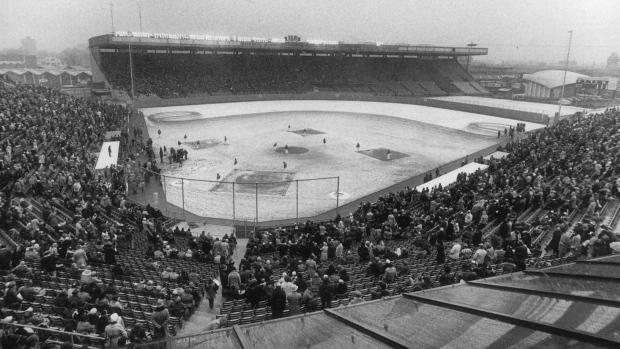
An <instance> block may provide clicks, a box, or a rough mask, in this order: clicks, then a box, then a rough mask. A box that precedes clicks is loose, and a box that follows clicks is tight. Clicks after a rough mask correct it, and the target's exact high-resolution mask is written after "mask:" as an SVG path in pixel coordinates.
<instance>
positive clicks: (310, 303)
mask: <svg viewBox="0 0 620 349" xmlns="http://www.w3.org/2000/svg"><path fill="white" fill-rule="evenodd" d="M317 294H318V287H317V286H310V287H308V288H307V289H306V290H305V291H304V294H303V296H302V297H301V304H303V305H305V306H306V312H313V311H316V308H317V305H318V299H317V298H318V297H317Z"/></svg>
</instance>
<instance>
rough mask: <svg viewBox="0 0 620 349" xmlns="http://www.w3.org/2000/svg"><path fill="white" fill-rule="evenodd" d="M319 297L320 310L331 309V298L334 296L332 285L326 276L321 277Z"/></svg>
mask: <svg viewBox="0 0 620 349" xmlns="http://www.w3.org/2000/svg"><path fill="white" fill-rule="evenodd" d="M319 295H320V296H321V306H322V308H323V309H326V308H331V302H332V297H333V295H334V284H333V283H332V282H331V280H330V279H329V277H328V276H327V275H325V276H324V277H323V283H322V284H321V286H319Z"/></svg>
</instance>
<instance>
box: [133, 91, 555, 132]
mask: <svg viewBox="0 0 620 349" xmlns="http://www.w3.org/2000/svg"><path fill="white" fill-rule="evenodd" d="M274 100H344V101H365V102H384V103H401V104H416V105H424V106H428V107H433V108H443V109H450V110H456V111H462V112H467V113H474V114H483V115H490V116H497V117H501V118H507V119H513V120H520V121H528V122H534V123H538V124H544V125H546V124H547V123H548V121H549V117H548V116H547V115H541V114H539V113H532V112H530V111H521V110H514V109H503V108H498V107H490V106H483V105H476V104H470V103H458V102H453V101H445V100H437V99H431V98H424V97H411V96H404V95H403V96H399V95H382V94H372V93H338V92H308V93H278V94H234V95H233V94H230V95H222V96H201V97H190V98H174V99H148V100H136V101H134V102H133V105H134V107H136V108H157V107H171V106H179V105H196V104H212V103H235V102H250V101H274Z"/></svg>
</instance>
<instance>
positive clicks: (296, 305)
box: [286, 285, 301, 316]
mask: <svg viewBox="0 0 620 349" xmlns="http://www.w3.org/2000/svg"><path fill="white" fill-rule="evenodd" d="M297 290H298V287H297V285H293V286H292V287H291V293H290V294H289V295H287V296H286V300H287V301H288V310H289V315H291V316H293V315H299V314H301V295H300V294H299V293H298V292H297Z"/></svg>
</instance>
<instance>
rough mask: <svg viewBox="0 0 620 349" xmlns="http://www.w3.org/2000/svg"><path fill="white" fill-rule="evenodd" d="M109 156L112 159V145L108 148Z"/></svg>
mask: <svg viewBox="0 0 620 349" xmlns="http://www.w3.org/2000/svg"><path fill="white" fill-rule="evenodd" d="M108 155H110V157H112V146H111V145H109V146H108Z"/></svg>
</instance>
